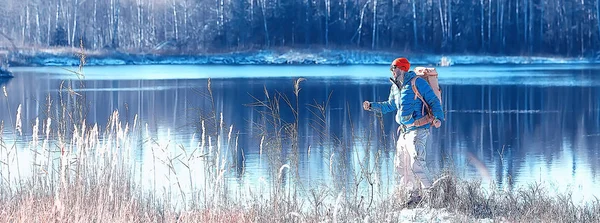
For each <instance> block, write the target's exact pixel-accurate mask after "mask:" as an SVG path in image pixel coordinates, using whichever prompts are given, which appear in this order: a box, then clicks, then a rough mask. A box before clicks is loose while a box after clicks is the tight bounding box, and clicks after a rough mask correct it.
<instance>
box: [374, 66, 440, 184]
mask: <svg viewBox="0 0 600 223" xmlns="http://www.w3.org/2000/svg"><path fill="white" fill-rule="evenodd" d="M409 69H410V63H409V62H408V60H407V59H406V58H398V59H395V60H394V61H393V62H392V64H391V66H390V71H391V72H392V78H390V81H391V82H392V87H391V89H390V95H389V97H388V100H387V101H384V102H369V101H365V102H363V108H364V109H365V110H367V111H381V112H382V113H383V114H385V113H388V112H393V111H396V110H397V112H396V117H395V120H396V122H397V123H398V124H399V125H400V127H399V128H398V132H399V133H400V135H399V137H398V141H397V143H396V158H397V160H396V162H395V163H396V166H397V167H398V168H399V171H400V172H401V174H402V182H403V183H404V184H405V185H406V186H407V187H409V188H410V187H411V185H410V184H411V183H412V184H413V185H412V187H414V188H412V189H413V190H415V191H413V192H416V191H421V190H419V189H420V188H423V189H429V187H430V186H431V179H430V178H429V176H428V175H427V174H426V173H425V168H426V167H425V147H426V145H427V137H428V136H429V128H430V126H431V125H433V126H435V127H436V128H439V127H440V125H441V121H443V120H444V112H443V110H442V106H441V103H440V100H439V99H438V98H437V96H436V95H435V93H434V92H433V90H432V89H431V86H429V84H428V83H427V81H426V80H425V79H423V78H418V77H417V74H416V73H415V72H413V71H408V70H409ZM413 78H416V79H414V80H413ZM413 84H414V86H412V85H413ZM415 88H416V89H417V92H418V93H419V94H417V95H415V91H414V89H415ZM423 102H425V103H423ZM398 161H400V163H398ZM414 184H416V185H414Z"/></svg>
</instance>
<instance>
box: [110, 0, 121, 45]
mask: <svg viewBox="0 0 600 223" xmlns="http://www.w3.org/2000/svg"><path fill="white" fill-rule="evenodd" d="M120 11H121V4H120V0H116V2H115V11H114V13H115V14H114V17H115V21H114V23H113V33H114V34H113V38H112V45H113V48H115V49H116V48H119V14H120Z"/></svg>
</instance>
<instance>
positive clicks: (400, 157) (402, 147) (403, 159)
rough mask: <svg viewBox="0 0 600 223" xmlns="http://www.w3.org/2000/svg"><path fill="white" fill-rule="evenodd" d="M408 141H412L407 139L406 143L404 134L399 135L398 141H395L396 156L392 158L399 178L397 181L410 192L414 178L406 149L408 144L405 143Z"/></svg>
mask: <svg viewBox="0 0 600 223" xmlns="http://www.w3.org/2000/svg"><path fill="white" fill-rule="evenodd" d="M409 141H412V139H409V140H408V141H407V140H406V134H401V135H400V136H399V137H398V140H397V141H396V156H395V158H394V164H395V166H396V171H397V172H398V176H399V179H398V181H399V182H400V184H401V185H402V186H403V187H405V188H407V189H408V190H411V189H412V187H413V185H412V184H413V182H414V180H415V177H414V176H413V173H412V167H411V165H412V161H411V160H412V158H411V156H410V155H409V153H408V151H407V148H406V147H407V145H409V144H410V143H407V142H409Z"/></svg>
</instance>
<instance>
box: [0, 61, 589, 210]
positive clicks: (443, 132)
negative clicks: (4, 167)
mask: <svg viewBox="0 0 600 223" xmlns="http://www.w3.org/2000/svg"><path fill="white" fill-rule="evenodd" d="M438 70H439V73H440V84H441V86H442V90H443V101H444V110H445V111H446V115H447V116H446V117H447V121H446V122H444V123H443V126H442V127H441V128H440V129H433V130H432V136H431V137H430V147H429V148H428V151H427V160H428V165H429V167H430V168H431V169H432V170H441V169H443V168H452V169H454V170H456V171H457V173H458V174H459V175H460V176H462V177H464V178H466V179H474V180H481V181H482V182H483V183H484V184H486V185H492V184H495V185H497V186H498V187H501V188H508V189H514V188H518V187H519V186H523V185H527V184H529V183H533V182H543V183H546V184H547V185H551V186H552V187H556V189H557V190H563V189H567V188H570V189H571V190H573V191H574V195H575V197H577V198H583V199H590V198H592V196H593V195H595V196H600V194H598V192H597V190H595V189H594V188H598V186H600V183H599V182H598V177H599V176H600V173H599V172H598V169H599V168H600V152H599V151H598V149H599V148H600V127H599V126H600V96H599V95H600V73H599V72H600V66H598V65H543V66H536V65H518V66H514V65H510V66H508V65H507V66H453V67H440V68H438ZM13 71H14V72H15V78H13V79H10V80H8V81H7V80H3V81H2V85H3V86H5V87H6V91H7V95H8V97H4V96H3V97H2V100H3V101H2V102H1V103H0V111H2V113H0V120H4V121H5V123H11V122H13V121H12V120H14V119H15V118H14V116H15V113H16V109H17V107H18V105H19V104H22V111H23V113H22V117H23V123H24V124H23V132H24V135H26V136H27V135H28V134H29V135H31V132H32V130H31V126H32V123H33V122H34V120H35V118H36V117H44V111H45V110H46V109H45V106H46V102H45V101H46V99H45V98H46V96H47V95H48V94H50V95H51V96H52V97H53V98H56V97H57V94H58V89H59V87H60V83H61V81H63V80H66V82H65V83H66V84H68V83H69V81H70V82H71V83H73V84H78V83H79V82H78V80H79V79H78V78H77V77H76V76H75V75H73V74H71V73H69V72H67V71H65V70H63V69H61V68H57V67H42V68H15V69H13ZM388 76H389V71H388V69H387V66H356V65H355V66H183V65H182V66H179V65H156V66H107V67H86V68H85V77H84V79H83V83H84V84H85V88H84V89H79V90H77V89H76V91H77V92H79V93H80V94H84V95H85V96H86V97H87V100H88V102H89V113H88V115H87V117H88V119H87V120H88V122H89V123H98V124H99V125H100V126H106V123H107V120H108V118H109V116H110V114H111V113H112V111H114V110H119V112H120V117H121V119H122V120H123V121H129V122H133V119H134V116H135V115H138V116H139V118H140V120H141V121H142V123H143V126H144V128H145V126H146V125H147V129H148V132H147V134H148V135H149V136H150V137H152V138H154V139H155V140H156V141H158V142H160V143H170V144H172V145H175V146H173V148H174V149H173V150H177V145H181V146H182V147H183V148H187V149H188V152H189V151H191V150H193V149H194V148H196V147H197V145H198V143H199V142H200V141H201V139H200V135H201V124H200V123H201V120H203V119H204V118H206V116H207V115H209V114H211V111H215V112H216V114H217V116H219V114H221V113H222V115H223V120H224V123H225V126H226V127H225V128H224V132H225V135H227V133H228V132H229V127H230V126H231V125H233V129H234V131H233V135H234V138H235V136H237V137H238V138H237V145H238V149H231V148H230V147H228V148H229V149H230V151H231V152H230V153H228V155H229V157H228V159H229V160H228V164H229V165H228V167H230V169H228V170H229V171H228V172H227V173H228V174H227V176H226V178H227V179H228V182H229V183H230V184H231V185H236V186H240V185H261V184H263V183H264V182H265V181H268V179H270V178H272V177H273V176H271V175H269V173H270V172H269V169H276V170H278V169H279V166H277V167H271V168H269V164H273V163H272V162H271V163H270V162H269V161H268V159H267V158H266V156H268V155H267V152H266V151H265V152H263V153H262V154H261V151H260V141H261V137H262V135H261V134H260V133H261V132H260V131H261V130H262V129H261V128H260V125H261V124H262V125H265V124H267V125H268V123H269V122H268V121H269V119H268V118H267V119H265V118H264V116H263V115H261V114H263V113H261V112H263V111H265V109H264V108H260V107H256V106H251V104H252V103H253V102H256V100H266V99H267V97H266V96H265V88H266V89H267V91H268V94H269V95H270V99H273V96H274V94H276V93H281V94H282V95H285V96H287V97H288V98H289V100H290V102H291V104H292V106H293V107H294V106H296V96H295V95H294V93H293V89H294V88H293V84H294V80H295V79H296V78H298V77H304V78H306V79H307V80H306V81H303V82H302V83H301V84H300V87H301V90H300V93H299V97H298V107H299V109H298V111H299V113H298V123H299V127H298V130H299V133H300V135H299V142H300V144H299V148H298V149H297V151H298V152H297V153H298V154H297V155H295V153H294V151H290V146H289V143H287V144H285V145H286V150H285V151H283V152H282V154H281V156H279V157H277V158H275V159H276V160H278V161H279V163H280V164H291V162H292V161H291V160H294V159H296V160H297V162H298V163H299V164H298V169H297V171H298V174H299V176H300V179H301V182H305V183H306V184H312V183H314V182H319V183H321V184H324V185H330V186H332V187H338V186H340V185H341V186H343V185H352V182H354V181H353V180H356V179H355V178H354V177H355V176H356V174H357V173H359V172H360V171H361V170H365V169H368V170H373V171H375V172H379V173H380V175H379V176H380V178H378V180H380V181H381V183H380V184H381V185H386V188H387V189H385V188H384V189H382V190H383V191H390V190H391V189H390V188H392V187H393V184H394V181H393V178H394V173H393V171H392V170H393V157H394V145H393V143H394V141H395V137H396V135H395V130H396V128H397V124H396V123H394V122H393V115H392V114H388V115H385V116H383V118H382V120H379V119H378V118H377V116H375V115H374V114H373V113H370V112H366V111H363V110H362V107H361V102H362V101H364V100H369V101H373V100H375V101H383V100H386V99H387V97H388V93H389V88H390V84H389V82H388V81H387V77H388ZM207 78H211V90H212V93H213V98H212V100H211V99H210V97H208V93H209V92H208V90H207V85H208V79H207ZM325 103H326V104H327V106H326V109H325V113H324V114H325V116H324V117H325V118H324V119H323V120H324V123H323V124H325V125H324V126H326V128H323V127H321V125H319V124H320V123H321V121H319V120H320V119H319V117H320V116H319V114H320V113H319V112H318V110H316V109H315V107H314V106H315V105H317V104H321V105H323V104H325ZM280 106H281V118H282V120H283V121H286V122H288V123H293V122H294V121H295V119H294V116H293V113H292V112H291V109H289V106H288V105H287V104H286V103H285V101H284V100H283V99H282V100H281V101H280ZM311 111H312V112H311ZM313 112H315V113H313ZM5 125H7V126H8V124H5ZM206 125H207V126H208V125H209V124H208V121H207V124H206ZM144 131H145V130H144ZM323 132H324V133H323ZM13 135H14V132H13V130H12V129H11V128H5V132H4V138H5V139H10V137H11V136H13ZM269 135H271V136H272V135H273V134H272V132H269ZM269 135H268V136H269ZM26 136H25V138H26ZM20 145H21V147H22V148H25V147H26V144H25V143H24V144H20ZM309 148H310V153H309ZM133 149H134V150H135V152H134V155H135V159H136V161H137V163H138V164H139V169H140V170H141V171H140V172H143V173H151V172H152V171H154V169H153V167H152V166H151V165H150V164H149V163H150V162H151V160H152V157H153V155H152V152H151V151H150V150H149V149H147V147H144V146H141V147H136V148H133ZM271 158H272V157H271ZM478 163H482V164H483V166H484V168H476V167H475V166H476V164H478ZM22 166H23V164H22ZM291 167H292V168H294V169H295V167H294V166H291ZM136 168H138V167H136ZM146 171H149V172H146ZM156 171H158V170H156ZM294 171H295V170H294ZM332 172H334V173H335V174H333V175H334V176H336V177H334V178H335V179H332V177H331V176H332V174H331V173H332ZM290 173H291V172H290ZM142 175H144V177H142ZM150 175H152V174H149V175H148V176H146V175H145V174H140V178H143V182H145V183H146V184H149V182H152V181H153V180H154V179H151V177H149V176H150ZM158 175H159V176H160V175H161V174H158ZM197 177H204V176H197ZM338 184H339V185H338ZM165 185H168V183H165ZM592 199H593V198H592Z"/></svg>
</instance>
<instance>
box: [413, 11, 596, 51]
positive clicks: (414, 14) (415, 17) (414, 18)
mask: <svg viewBox="0 0 600 223" xmlns="http://www.w3.org/2000/svg"><path fill="white" fill-rule="evenodd" d="M416 1H417V0H411V3H412V17H413V38H414V45H415V46H414V47H415V48H418V47H419V41H418V37H417V36H418V34H417V30H418V29H417V7H416V5H415V2H416ZM599 1H600V0H599Z"/></svg>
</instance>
